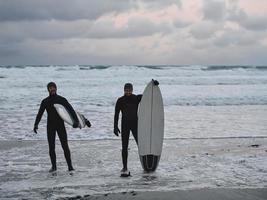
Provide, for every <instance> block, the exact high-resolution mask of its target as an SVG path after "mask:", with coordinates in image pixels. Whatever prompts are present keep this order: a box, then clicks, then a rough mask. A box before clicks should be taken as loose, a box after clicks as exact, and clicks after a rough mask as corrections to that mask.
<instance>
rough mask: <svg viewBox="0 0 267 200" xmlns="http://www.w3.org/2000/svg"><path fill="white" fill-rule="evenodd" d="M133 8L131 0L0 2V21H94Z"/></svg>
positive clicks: (16, 0) (12, 0)
mask: <svg viewBox="0 0 267 200" xmlns="http://www.w3.org/2000/svg"><path fill="white" fill-rule="evenodd" d="M134 7H136V2H135V1H133V0H128V1H127V0H116V1H113V0H89V1H85V0H74V1H73V0H56V1H55V0H0V21H21V20H52V19H55V20H67V21H70V20H78V19H96V18H98V17H100V16H101V15H103V14H106V13H110V12H120V11H124V10H128V9H131V8H134Z"/></svg>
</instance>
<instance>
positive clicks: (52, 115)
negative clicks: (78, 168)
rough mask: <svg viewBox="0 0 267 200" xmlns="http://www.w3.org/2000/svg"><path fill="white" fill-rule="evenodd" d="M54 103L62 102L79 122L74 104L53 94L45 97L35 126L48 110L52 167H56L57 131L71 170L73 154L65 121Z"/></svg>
mask: <svg viewBox="0 0 267 200" xmlns="http://www.w3.org/2000/svg"><path fill="white" fill-rule="evenodd" d="M54 104H61V105H63V106H64V107H65V108H66V109H67V110H68V112H69V113H70V114H71V116H72V118H73V119H74V121H76V122H78V118H77V115H76V113H75V111H74V110H73V108H72V106H71V105H70V104H69V102H68V101H67V100H66V99H65V98H64V97H61V96H59V95H51V96H48V97H47V98H45V99H44V100H43V101H42V103H41V105H40V108H39V112H38V114H37V116H36V120H35V123H34V126H38V124H39V122H40V120H41V118H42V115H43V113H44V111H45V110H46V111H47V139H48V144H49V155H50V159H51V164H52V168H53V169H56V152H55V139H56V132H57V134H58V137H59V140H60V143H61V146H62V148H63V150H64V155H65V158H66V161H67V164H68V167H69V170H71V169H73V167H72V163H71V155H70V150H69V146H68V139H67V132H66V129H65V125H64V121H63V120H62V119H61V117H60V116H59V115H58V113H57V111H56V109H55V107H54Z"/></svg>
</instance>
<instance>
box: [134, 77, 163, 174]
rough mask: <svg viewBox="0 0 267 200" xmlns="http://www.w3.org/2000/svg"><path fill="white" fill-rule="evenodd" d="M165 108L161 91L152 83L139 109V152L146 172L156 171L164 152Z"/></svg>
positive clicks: (147, 87) (148, 86) (145, 91)
mask: <svg viewBox="0 0 267 200" xmlns="http://www.w3.org/2000/svg"><path fill="white" fill-rule="evenodd" d="M163 137H164V108H163V100H162V95H161V92H160V89H159V87H158V86H156V85H154V83H153V81H151V82H150V83H149V84H148V85H147V86H146V88H145V90H144V93H143V97H142V100H141V102H140V105H139V109H138V152H139V157H140V161H141V164H142V167H143V169H144V170H145V171H148V172H149V171H155V170H156V168H157V166H158V163H159V160H160V156H161V152H162V144H163Z"/></svg>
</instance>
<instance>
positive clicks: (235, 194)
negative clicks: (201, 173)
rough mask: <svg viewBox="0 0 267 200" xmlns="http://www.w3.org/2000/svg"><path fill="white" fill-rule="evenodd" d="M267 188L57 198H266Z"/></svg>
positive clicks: (94, 199) (183, 199) (167, 199)
mask: <svg viewBox="0 0 267 200" xmlns="http://www.w3.org/2000/svg"><path fill="white" fill-rule="evenodd" d="M266 198H267V188H255V189H251V188H243V189H239V188H218V189H210V188H204V189H194V190H176V191H146V192H137V191H134V190H133V191H130V192H120V193H105V194H99V195H84V196H75V197H66V198H59V199H72V200H78V199H80V200H134V199H142V200H164V199H166V200H177V199H179V200H266Z"/></svg>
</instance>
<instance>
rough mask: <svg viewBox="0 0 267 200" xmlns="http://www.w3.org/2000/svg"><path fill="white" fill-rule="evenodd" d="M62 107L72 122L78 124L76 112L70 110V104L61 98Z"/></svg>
mask: <svg viewBox="0 0 267 200" xmlns="http://www.w3.org/2000/svg"><path fill="white" fill-rule="evenodd" d="M62 105H63V106H64V107H65V108H66V109H67V111H68V112H69V114H70V115H71V117H72V119H73V120H74V122H75V123H76V124H79V120H78V117H77V115H76V112H75V111H74V109H73V108H72V106H71V105H70V103H69V102H68V101H67V99H65V98H63V101H62Z"/></svg>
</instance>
